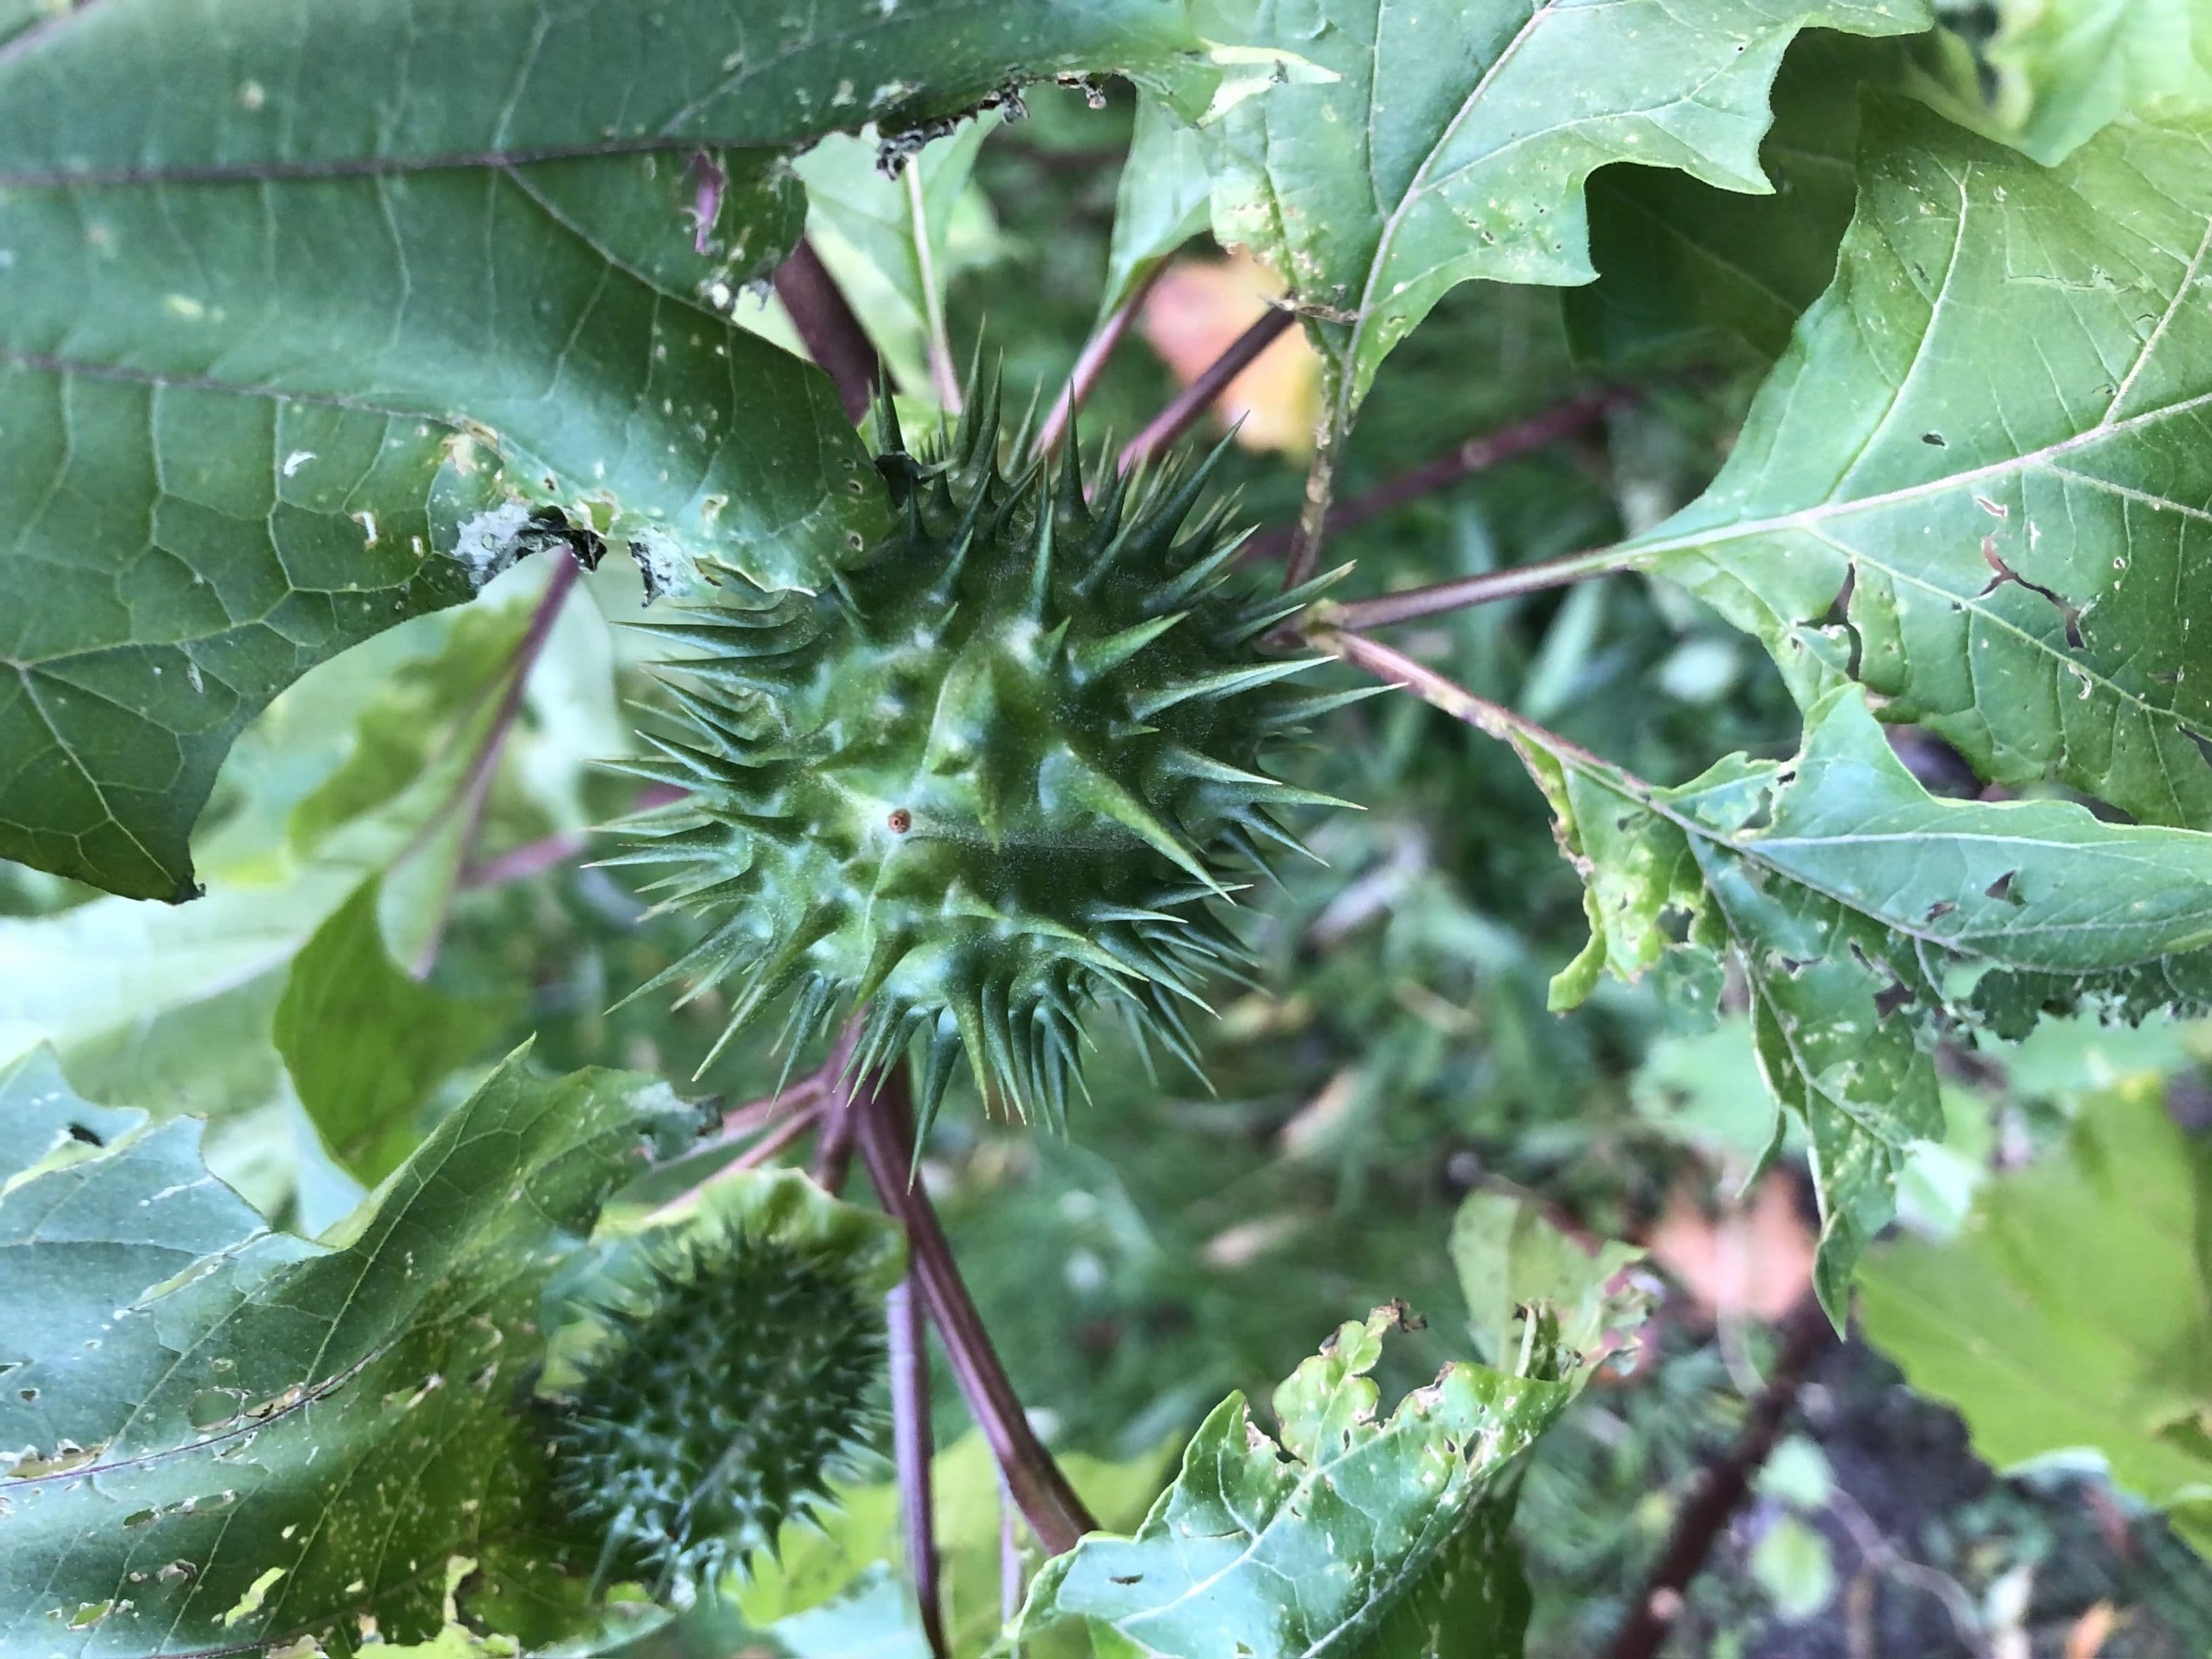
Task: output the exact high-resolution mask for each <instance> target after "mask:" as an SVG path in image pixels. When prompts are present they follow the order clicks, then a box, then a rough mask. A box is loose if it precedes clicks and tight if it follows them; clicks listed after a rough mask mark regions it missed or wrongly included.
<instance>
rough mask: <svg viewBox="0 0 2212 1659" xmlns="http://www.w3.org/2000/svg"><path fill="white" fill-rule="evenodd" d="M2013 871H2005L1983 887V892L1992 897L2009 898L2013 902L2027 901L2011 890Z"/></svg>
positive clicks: (2021, 902) (2022, 902)
mask: <svg viewBox="0 0 2212 1659" xmlns="http://www.w3.org/2000/svg"><path fill="white" fill-rule="evenodd" d="M2015 873H2016V872H2014V871H2011V870H2008V871H2006V872H2004V874H2002V875H2001V876H1999V877H1998V878H1996V880H1995V881H1993V882H1991V883H1990V884H1989V885H1988V886H1986V887H1984V888H1983V889H1982V891H1983V893H1984V895H1985V896H1988V897H1990V898H1993V899H2010V900H2011V901H2012V902H2014V903H2015V904H2025V903H2027V900H2026V899H2024V898H2022V897H2021V896H2020V895H2019V894H2017V893H2015V892H2014V891H2013V890H2012V878H2013V877H2014V875H2015Z"/></svg>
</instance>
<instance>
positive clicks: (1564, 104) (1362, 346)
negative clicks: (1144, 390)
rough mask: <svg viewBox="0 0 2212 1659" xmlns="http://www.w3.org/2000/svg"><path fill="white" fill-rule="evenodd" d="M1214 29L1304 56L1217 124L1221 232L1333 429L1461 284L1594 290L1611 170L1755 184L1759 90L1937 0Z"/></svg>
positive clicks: (1544, 9) (1292, 9) (1669, 0)
mask: <svg viewBox="0 0 2212 1659" xmlns="http://www.w3.org/2000/svg"><path fill="white" fill-rule="evenodd" d="M1199 9H1200V19H1201V21H1200V28H1201V32H1203V33H1206V35H1207V36H1208V37H1209V38H1212V39H1218V40H1241V41H1249V42H1253V43H1255V44H1264V45H1267V46H1278V47H1280V48H1281V49H1283V50H1285V51H1286V52H1294V53H1296V54H1297V56H1298V57H1299V58H1303V59H1304V60H1306V61H1307V62H1308V63H1309V64H1310V65H1311V66H1312V67H1313V69H1315V70H1320V71H1325V72H1327V73H1328V75H1330V76H1334V78H1333V79H1329V80H1326V81H1324V80H1321V79H1319V78H1318V77H1317V76H1312V75H1307V76H1299V77H1297V79H1296V80H1294V81H1293V82H1292V83H1291V84H1289V85H1285V86H1279V87H1277V88H1273V90H1271V91H1269V92H1268V93H1267V94H1265V95H1264V96H1261V97H1256V98H1251V99H1247V100H1243V101H1242V102H1240V103H1238V104H1237V105H1235V106H1233V107H1231V108H1230V109H1229V110H1228V111H1227V112H1225V113H1223V114H1221V115H1220V116H1218V118H1217V119H1216V120H1215V121H1214V122H1213V123H1212V125H1210V126H1209V127H1208V128H1207V129H1206V131H1208V133H1209V134H1210V135H1211V143H1212V165H1213V171H1214V180H1215V182H1214V196H1213V219H1214V228H1215V233H1216V234H1217V235H1218V236H1219V237H1220V238H1221V240H1224V241H1225V242H1230V241H1234V242H1243V243H1248V244H1249V245H1251V246H1253V247H1255V248H1256V249H1258V250H1259V251H1260V252H1261V253H1262V254H1263V255H1264V256H1265V257H1266V258H1267V259H1268V260H1269V261H1270V262H1271V263H1273V264H1274V265H1275V266H1276V267H1277V268H1278V269H1279V270H1280V271H1281V272H1282V274H1283V276H1285V279H1286V280H1287V281H1288V282H1289V283H1290V285H1291V291H1292V293H1293V294H1294V295H1296V297H1297V300H1298V301H1299V302H1300V304H1301V305H1303V306H1304V307H1306V310H1307V316H1308V319H1309V323H1310V331H1311V333H1312V335H1313V337H1314V341H1315V343H1316V345H1317V346H1318V347H1319V348H1320V349H1321V351H1322V355H1323V356H1324V357H1325V358H1326V359H1327V360H1328V363H1329V365H1330V368H1331V369H1332V371H1333V378H1334V381H1335V388H1334V403H1333V410H1332V417H1333V419H1334V423H1335V425H1336V427H1337V428H1339V429H1340V430H1341V429H1342V428H1348V426H1349V425H1350V422H1351V419H1352V411H1353V410H1355V409H1356V408H1357V407H1358V404H1359V401H1360V399H1361V398H1364V396H1365V395H1366V392H1367V388H1368V386H1369V385H1370V383H1371V382H1372V381H1373V380H1374V378H1375V372H1376V369H1377V368H1379V367H1380V366H1381V364H1382V362H1383V358H1384V357H1385V356H1388V355H1389V351H1390V350H1391V349H1392V348H1393V347H1394V346H1395V345H1396V344H1397V343H1398V342H1399V341H1400V340H1401V339H1403V338H1404V337H1406V336H1407V334H1408V333H1410V332H1411V331H1413V328H1414V326H1415V325H1418V324H1419V322H1420V320H1421V319H1423V318H1424V317H1425V316H1426V315H1427V314H1428V313H1429V311H1430V309H1431V307H1434V306H1435V304H1436V303H1437V301H1438V300H1439V299H1440V298H1441V297H1442V296H1443V295H1444V294H1445V293H1447V292H1448V291H1449V289H1452V288H1453V287H1455V285H1457V284H1458V283H1464V282H1470V281H1473V280H1474V279H1476V278H1478V277H1480V278H1483V279H1486V280H1488V281H1492V282H1512V283H1584V282H1588V281H1589V280H1590V278H1591V277H1592V276H1594V275H1595V272H1594V271H1593V270H1591V267H1590V263H1589V248H1588V241H1589V237H1588V231H1587V228H1586V218H1585V213H1584V208H1583V190H1582V187H1583V180H1584V179H1587V178H1588V177H1589V174H1590V173H1592V172H1593V171H1594V170H1595V169H1596V168H1597V167H1601V166H1603V165H1605V164H1606V163H1607V162H1609V161H1639V162H1643V163H1644V164H1646V165H1649V166H1653V167H1678V168H1680V169H1682V170H1683V171H1685V172H1686V173H1691V174H1692V175H1693V176H1694V177H1696V178H1699V179H1703V180H1704V181H1705V182H1706V183H1707V184H1712V185H1720V186H1722V187H1723V188H1724V189H1729V190H1739V191H1765V190H1767V189H1768V188H1770V186H1769V185H1768V184H1767V182H1766V179H1765V175H1764V174H1763V173H1760V171H1759V138H1760V137H1761V135H1762V134H1763V133H1764V132H1765V130H1766V125H1767V122H1768V111H1767V104H1766V96H1767V88H1768V87H1769V85H1770V84H1771V82H1772V81H1773V78H1774V74H1775V70H1776V69H1777V67H1778V65H1779V64H1780V63H1781V60H1782V53H1783V49H1784V47H1785V46H1788V45H1789V44H1790V39H1791V37H1792V36H1794V35H1795V34H1796V33H1797V32H1798V31H1799V30H1801V29H1804V28H1813V27H1827V28H1837V29H1844V30H1848V31H1850V32H1851V33H1859V34H1901V33H1911V32H1914V31H1917V30H1920V29H1924V28H1926V27H1928V25H1929V21H1930V18H1929V9H1928V6H1927V4H1926V0H1826V3H1814V4H1802V3H1799V4H1781V5H1777V4H1773V3H1760V0H1695V3H1690V4H1683V3H1680V0H1537V3H1534V4H1533V5H1532V4H1530V3H1528V0H1438V3H1431V4H1426V5H1419V4H1414V3H1410V0H1280V3H1274V4H1268V5H1265V6H1262V5H1261V4H1259V3H1258V0H1202V3H1201V4H1200V8H1199Z"/></svg>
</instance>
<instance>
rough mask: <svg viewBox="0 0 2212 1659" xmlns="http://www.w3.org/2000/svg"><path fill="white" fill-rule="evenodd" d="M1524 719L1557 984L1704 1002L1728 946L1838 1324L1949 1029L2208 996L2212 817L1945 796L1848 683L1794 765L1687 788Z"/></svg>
mask: <svg viewBox="0 0 2212 1659" xmlns="http://www.w3.org/2000/svg"><path fill="white" fill-rule="evenodd" d="M1513 736H1514V738H1515V741H1516V743H1517V744H1518V745H1519V746H1520V748H1521V750H1522V757H1523V759H1524V760H1526V761H1527V763H1528V767H1529V769H1530V771H1531V772H1532V773H1533V774H1534V775H1535V777H1536V780H1537V781H1538V783H1539V784H1540V785H1541V786H1542V787H1543V788H1544V790H1545V792H1546V793H1547V795H1549V796H1550V798H1551V800H1552V804H1553V808H1554V810H1555V811H1557V812H1558V814H1559V823H1560V840H1561V844H1562V845H1563V847H1565V849H1566V850H1567V852H1568V854H1569V855H1570V856H1571V857H1572V858H1573V859H1574V860H1575V861H1576V863H1577V865H1578V866H1580V867H1581V869H1582V871H1583V878H1584V881H1585V884H1586V892H1585V899H1584V903H1585V909H1586V911H1587V914H1588V915H1589V924H1590V940H1589V945H1588V946H1587V947H1586V948H1585V949H1584V951H1583V954H1582V955H1581V956H1580V957H1578V958H1577V960H1576V961H1575V962H1574V963H1571V965H1570V966H1569V967H1568V968H1567V969H1565V971H1563V972H1562V973H1561V974H1560V975H1559V978H1558V980H1557V981H1554V983H1553V1005H1554V1006H1573V1005H1575V1004H1577V1003H1579V1002H1581V1001H1582V1000H1583V999H1584V998H1586V997H1587V996H1589V994H1590V993H1591V991H1592V990H1594V989H1595V987H1596V985H1597V982H1598V981H1599V979H1600V977H1601V975H1604V974H1605V973H1606V972H1607V970H1608V969H1609V970H1611V971H1612V972H1613V974H1614V975H1616V976H1618V977H1620V978H1622V979H1633V978H1636V977H1638V975H1641V974H1643V973H1644V972H1645V971H1646V970H1647V969H1652V968H1654V967H1658V966H1660V965H1662V963H1663V964H1664V965H1665V967H1666V968H1667V969H1668V972H1669V974H1670V975H1672V976H1675V977H1676V978H1677V981H1678V987H1679V989H1680V992H1681V994H1683V995H1684V996H1685V997H1686V999H1687V1000H1692V1001H1701V1002H1704V1003H1705V1004H1707V1005H1708V1006H1710V1005H1711V1003H1712V1001H1713V1000H1715V999H1716V996H1717V991H1718V987H1719V981H1720V971H1719V963H1718V960H1717V958H1718V957H1719V955H1720V953H1722V952H1723V951H1725V952H1729V953H1732V954H1733V955H1734V957H1735V959H1736V960H1737V961H1738V962H1739V963H1741V968H1742V970H1743V976H1744V984H1745V989H1746V991H1747V994H1748V995H1749V998H1750V1003H1751V1019H1752V1029H1753V1036H1754V1039H1755V1041H1756V1044H1757V1048H1758V1054H1759V1066H1760V1069H1761V1071H1762V1072H1763V1073H1764V1074H1765V1079H1766V1082H1767V1085H1768V1087H1769V1088H1770V1089H1771V1090H1772V1091H1773V1092H1774V1094H1775V1096H1776V1097H1777V1099H1778V1101H1779V1102H1780V1103H1781V1104H1782V1106H1783V1107H1784V1109H1787V1110H1788V1111H1789V1112H1790V1113H1791V1114H1792V1115H1795V1116H1796V1118H1797V1119H1798V1120H1799V1121H1802V1123H1803V1124H1804V1126H1805V1128H1806V1131H1807V1133H1808V1138H1809V1140H1810V1143H1811V1157H1812V1164H1813V1176H1814V1184H1815V1187H1816V1188H1817V1191H1818V1194H1819V1197H1820V1211H1821V1219H1822V1230H1821V1237H1820V1261H1819V1267H1818V1271H1817V1273H1816V1275H1815V1283H1816V1287H1817V1288H1818V1290H1819V1291H1820V1296H1821V1298H1822V1300H1823V1302H1824V1303H1825V1304H1826V1306H1827V1308H1828V1309H1829V1310H1830V1311H1831V1313H1832V1314H1833V1315H1835V1316H1836V1317H1837V1319H1838V1321H1839V1322H1840V1321H1841V1319H1842V1317H1843V1313H1844V1307H1845V1304H1846V1298H1847V1295H1848V1290H1849V1285H1850V1273H1851V1269H1852V1266H1853V1264H1854V1263H1855V1262H1856V1261H1857V1259H1858V1256H1859V1255H1860V1253H1861V1252H1862V1250H1863V1249H1864V1248H1865V1245H1866V1243H1867V1242H1868V1240H1869V1239H1870V1238H1871V1237H1873V1236H1874V1234H1875V1232H1876V1231H1879V1230H1880V1229H1881V1226H1882V1225H1884V1224H1885V1223H1886V1222H1887V1220H1888V1219H1889V1218H1890V1216H1891V1214H1892V1213H1893V1210H1894V1207H1895V1200H1894V1188H1895V1185H1896V1182H1897V1176H1898V1173H1899V1169H1900V1167H1901V1164H1902V1162H1903V1160H1904V1158H1905V1154H1906V1153H1907V1152H1908V1151H1909V1150H1910V1149H1911V1146H1913V1145H1914V1143H1916V1142H1917V1141H1921V1140H1929V1139H1940V1138H1941V1136H1942V1128H1943V1118H1942V1107H1941V1105H1940V1103H1939V1102H1938V1099H1937V1096H1936V1072H1935V1066H1934V1060H1933V1055H1932V1045H1933V1041H1934V1038H1935V1036H1936V1035H1937V1034H1938V1033H1940V1032H1942V1031H1945V1030H1966V1031H1972V1030H1988V1031H1989V1032H1990V1033H1992V1034H1993V1035H1996V1036H2018V1035H2023V1034H2024V1028H2025V1027H2026V1026H2027V1025H2031V1024H2033V1020H2034V1018H2035V1015H2036V1013H2037V1012H2038V1011H2039V1009H2040V1008H2041V1007H2043V1006H2045V1005H2046V1004H2059V1005H2062V1006H2078V1005H2082V1004H2087V1005H2088V1006H2101V1007H2105V1008H2107V1009H2112V1010H2116V1011H2118V1012H2125V1013H2128V1014H2130V1015H2132V1016H2135V1017H2138V1018H2139V1017H2141V1015H2142V1014H2143V1013H2145V1012H2149V1010H2150V1009H2151V1008H2153V1007H2155V1006H2183V1007H2185V1008H2189V1009H2191V1010H2195V1011H2202V1010H2203V1009H2206V1008H2208V1007H2212V836H2205V835H2201V834H2198V833H2197V832H2195V831H2191V830H2185V829H2159V828H2143V827H2136V826H2133V825H2117V824H2108V823H2100V822H2099V821H2098V819H2096V818H2095V817H2093V816H2091V814H2090V813H2088V812H2087V811H2085V810H2083V809H2082V808H2081V807H2079V806H2076V805H2073V804H2072V803H2070V802H2057V801H2017V802H2003V803H1991V802H1984V801H1971V800H1970V801H1953V800H1942V799H1937V798H1936V797H1935V796H1932V795H1930V794H1929V793H1927V791H1926V790H1924V789H1923V788H1922V787H1921V786H1920V784H1919V783H1918V782H1917V781H1916V780H1915V779H1914V778H1913V777H1912V775H1911V773H1909V772H1908V771H1906V770H1905V766H1904V763H1902V762H1900V761H1899V759H1898V758H1897V757H1896V755H1895V754H1894V753H1893V751H1892V750H1891V749H1890V747H1889V744H1887V741H1886V740H1885V739H1884V738H1883V737H1882V734H1881V728H1880V726H1878V725H1876V723H1875V720H1874V719H1873V717H1872V716H1871V715H1870V714H1869V713H1868V712H1867V709H1866V708H1865V706H1864V704H1863V702H1862V700H1861V698H1860V696H1859V694H1858V693H1857V692H1856V691H1854V690H1851V689H1850V688H1848V687H1844V688H1840V689H1839V690H1837V691H1834V692H1832V693H1830V694H1829V695H1828V696H1826V697H1824V698H1822V699H1821V700H1820V702H1817V703H1815V704H1814V707H1813V708H1812V709H1811V710H1810V711H1808V714H1807V717H1806V734H1805V746H1804V748H1803V750H1802V751H1801V752H1800V754H1799V755H1798V757H1797V758H1796V761H1795V762H1793V763H1789V764H1787V765H1783V764H1778V763H1772V762H1756V761H1751V760H1747V759H1746V758H1745V757H1742V756H1736V757H1733V758H1731V759H1729V760H1725V761H1723V762H1721V763H1719V764H1718V765H1717V766H1715V767H1714V768H1713V769H1711V771H1709V772H1707V773H1706V774H1705V775H1704V776H1703V777H1701V778H1698V779H1696V780H1694V781H1692V782H1689V783H1686V784H1684V785H1682V786H1681V787H1679V788H1674V789H1661V788H1656V787H1653V786H1651V785H1650V784H1647V783H1644V782H1643V781H1641V780H1638V779H1635V778H1632V777H1630V776H1629V775H1626V774H1625V773H1623V772H1621V771H1620V769H1617V768H1614V767H1612V766H1610V765H1608V764H1607V763H1604V762H1602V761H1600V760H1598V759H1597V758H1596V757H1594V756H1591V755H1589V754H1587V753H1585V752H1583V751H1582V750H1577V749H1574V748H1571V747H1570V746H1568V745H1566V744H1563V743H1560V742H1559V740H1557V739H1555V738H1551V737H1549V736H1548V734H1541V733H1536V732H1532V731H1530V730H1529V729H1528V728H1525V727H1517V728H1516V729H1515V730H1514V732H1513ZM1679 917H1686V918H1687V919H1688V921H1687V937H1686V941H1685V942H1684V943H1682V944H1679V945H1678V944H1677V943H1676V942H1675V941H1676V939H1678V938H1680V937H1681V929H1680V928H1679V927H1674V926H1672V925H1670V918H1679ZM1777 1122H1778V1128H1779V1118H1778V1120H1777Z"/></svg>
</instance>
